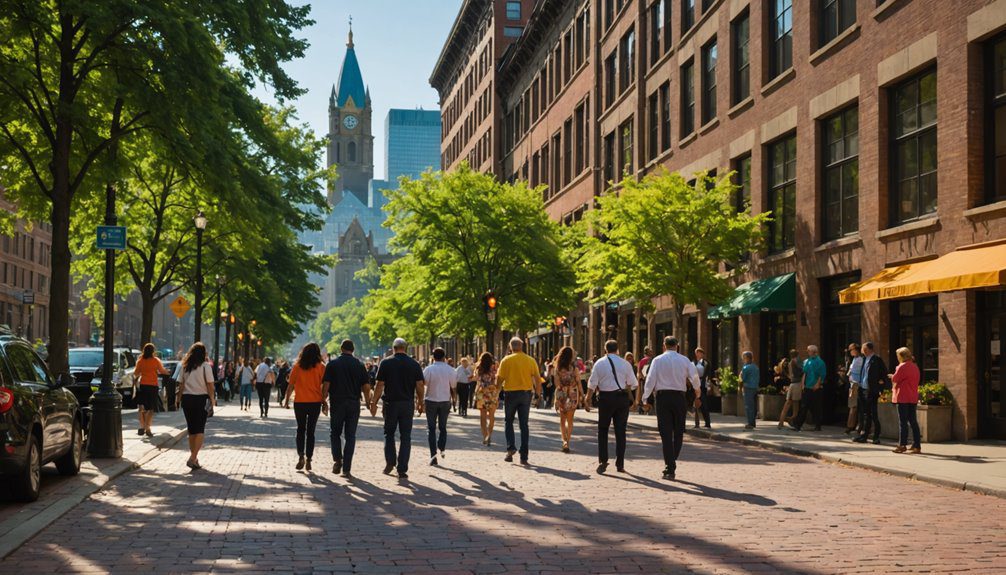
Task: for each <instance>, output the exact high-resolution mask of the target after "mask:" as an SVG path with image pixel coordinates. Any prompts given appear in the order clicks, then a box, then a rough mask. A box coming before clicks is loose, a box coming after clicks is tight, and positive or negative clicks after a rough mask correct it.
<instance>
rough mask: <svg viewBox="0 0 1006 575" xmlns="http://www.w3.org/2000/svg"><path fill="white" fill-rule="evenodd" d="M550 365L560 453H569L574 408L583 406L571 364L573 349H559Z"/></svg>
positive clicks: (574, 370) (573, 366) (576, 375)
mask: <svg viewBox="0 0 1006 575" xmlns="http://www.w3.org/2000/svg"><path fill="white" fill-rule="evenodd" d="M552 365H553V366H554V367H553V368H552V378H553V380H554V381H555V411H556V413H558V414H559V434H560V435H561V436H562V452H563V453H569V442H570V441H572V439H573V416H574V415H575V414H576V408H577V407H579V406H580V405H582V404H583V400H582V398H583V394H581V393H580V381H579V373H577V369H576V365H575V364H574V363H573V348H571V347H569V346H568V345H567V346H565V347H563V348H562V349H560V350H559V354H558V355H556V356H555V360H554V361H553V362H552Z"/></svg>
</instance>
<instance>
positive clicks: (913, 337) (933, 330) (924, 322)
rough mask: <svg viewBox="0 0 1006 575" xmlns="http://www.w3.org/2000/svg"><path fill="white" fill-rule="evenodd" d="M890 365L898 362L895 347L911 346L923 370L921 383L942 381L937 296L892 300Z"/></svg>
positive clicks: (891, 366)
mask: <svg viewBox="0 0 1006 575" xmlns="http://www.w3.org/2000/svg"><path fill="white" fill-rule="evenodd" d="M891 305H892V306H893V307H894V309H893V310H891V325H892V328H893V329H892V330H891V335H892V342H891V349H890V350H889V352H888V356H889V358H890V359H889V362H890V366H889V367H890V368H891V370H892V371H893V370H894V366H896V365H898V361H897V356H896V355H895V353H894V352H895V351H896V350H897V349H898V348H899V347H902V346H905V347H907V348H908V349H910V350H912V355H914V356H915V362H916V363H917V364H918V366H919V369H920V370H922V383H925V382H927V381H939V379H940V353H939V352H940V348H939V317H938V313H937V310H938V307H939V306H938V305H937V299H936V298H935V297H931V298H921V299H914V300H904V301H897V302H894V303H893V304H891Z"/></svg>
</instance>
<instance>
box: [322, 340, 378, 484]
mask: <svg viewBox="0 0 1006 575" xmlns="http://www.w3.org/2000/svg"><path fill="white" fill-rule="evenodd" d="M341 349H342V354H340V355H339V357H337V358H335V359H333V360H331V361H329V362H328V365H326V366H325V375H324V377H323V378H322V386H321V389H322V395H328V401H329V403H330V404H331V406H332V407H331V411H330V413H331V415H332V434H331V437H332V460H333V461H335V464H334V465H332V473H339V472H340V471H341V472H342V476H343V477H347V478H348V477H351V476H352V469H353V453H354V452H355V451H356V427H357V425H359V423H360V394H361V392H362V393H363V395H364V396H365V397H366V399H367V403H368V404H369V403H370V377H369V376H368V375H367V370H366V368H364V367H363V364H362V363H360V360H358V359H356V358H355V357H353V351H355V346H354V345H353V342H352V340H348V339H346V340H343V341H342V346H341ZM343 434H345V436H346V449H345V450H343V448H342V435H343Z"/></svg>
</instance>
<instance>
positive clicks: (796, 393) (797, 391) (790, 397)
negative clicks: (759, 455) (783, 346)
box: [776, 350, 803, 429]
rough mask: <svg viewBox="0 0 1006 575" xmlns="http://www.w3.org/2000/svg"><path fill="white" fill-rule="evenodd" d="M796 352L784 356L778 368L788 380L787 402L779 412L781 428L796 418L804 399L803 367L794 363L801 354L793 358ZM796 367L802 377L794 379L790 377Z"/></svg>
mask: <svg viewBox="0 0 1006 575" xmlns="http://www.w3.org/2000/svg"><path fill="white" fill-rule="evenodd" d="M794 354H796V350H792V351H790V356H791V357H788V358H784V359H783V360H782V361H781V362H779V365H777V366H776V369H778V370H779V372H780V374H781V377H782V379H783V380H784V381H785V382H786V384H785V385H786V388H785V389H786V402H785V403H783V404H782V413H780V414H779V429H782V428H783V425H784V424H786V423H790V422H791V421H793V419H795V418H796V416H797V414H798V413H800V402H801V401H802V400H803V368H802V367H799V368H794V367H793V365H792V364H793V363H794V362H796V361H799V355H798V354H797V357H795V358H793V355H794ZM794 369H796V370H798V371H799V374H800V379H798V380H793V379H790V377H791V376H792V375H793V373H794Z"/></svg>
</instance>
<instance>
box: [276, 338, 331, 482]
mask: <svg viewBox="0 0 1006 575" xmlns="http://www.w3.org/2000/svg"><path fill="white" fill-rule="evenodd" d="M323 375H325V364H324V363H322V361H321V347H319V346H318V344H316V343H314V342H311V343H309V344H307V345H305V346H304V347H303V348H302V349H301V350H300V355H298V356H297V361H296V363H295V364H294V366H293V370H292V371H291V372H290V382H289V385H288V386H287V388H286V407H287V408H289V407H290V396H291V395H293V396H295V397H296V400H295V401H294V403H293V414H294V416H295V417H296V418H297V458H298V459H297V469H306V470H307V471H311V457H312V456H313V455H314V428H315V427H316V426H317V425H318V417H319V416H320V415H321V408H322V406H323V405H324V406H325V408H326V409H325V411H326V412H328V405H327V403H326V402H325V398H324V397H323V394H322V391H321V378H322V376H323ZM305 456H306V459H305Z"/></svg>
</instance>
